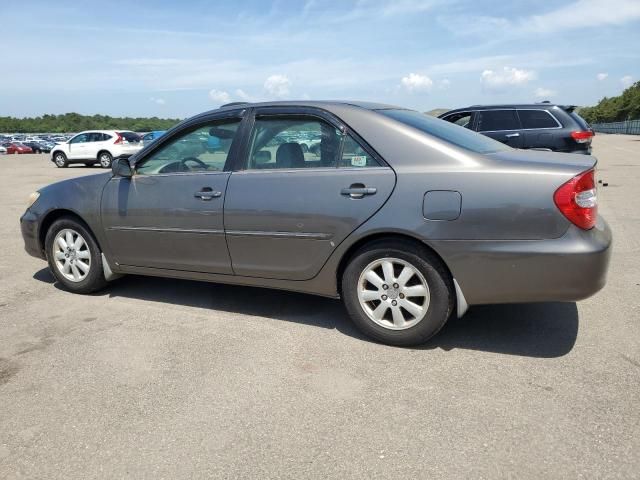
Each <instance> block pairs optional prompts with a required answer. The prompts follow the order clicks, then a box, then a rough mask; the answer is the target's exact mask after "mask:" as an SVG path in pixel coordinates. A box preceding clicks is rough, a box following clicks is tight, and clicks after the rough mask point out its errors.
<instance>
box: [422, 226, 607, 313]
mask: <svg viewBox="0 0 640 480" xmlns="http://www.w3.org/2000/svg"><path fill="white" fill-rule="evenodd" d="M611 244H612V235H611V230H610V228H609V226H608V225H607V223H606V221H605V220H604V219H603V218H602V217H600V218H599V219H598V223H597V225H596V226H595V227H594V228H592V229H591V230H588V231H584V230H581V229H579V228H578V227H575V226H573V225H572V226H571V227H569V229H568V230H567V232H566V233H565V234H564V235H563V236H562V237H560V238H557V239H552V240H516V241H443V242H436V243H434V244H433V245H432V246H433V247H434V248H435V249H436V251H437V252H439V253H440V255H442V257H443V258H444V260H445V262H446V263H447V265H448V266H449V268H450V269H451V273H452V274H453V276H454V278H455V279H456V281H457V282H458V284H459V285H460V290H461V291H462V293H463V294H464V297H465V299H466V301H467V303H468V304H469V305H480V304H491V303H520V302H549V301H577V300H581V299H584V298H587V297H590V296H592V295H593V294H595V293H596V292H598V291H599V290H600V289H601V288H602V287H604V285H605V282H606V275H607V269H608V267H609V258H610V256H611Z"/></svg>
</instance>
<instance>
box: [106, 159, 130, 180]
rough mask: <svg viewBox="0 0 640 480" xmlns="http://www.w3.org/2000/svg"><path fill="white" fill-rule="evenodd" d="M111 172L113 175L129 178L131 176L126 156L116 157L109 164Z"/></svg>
mask: <svg viewBox="0 0 640 480" xmlns="http://www.w3.org/2000/svg"><path fill="white" fill-rule="evenodd" d="M111 172H112V173H113V176H114V177H124V178H131V177H132V176H133V170H132V169H131V165H130V164H129V159H128V158H116V159H115V160H114V161H113V163H112V164H111Z"/></svg>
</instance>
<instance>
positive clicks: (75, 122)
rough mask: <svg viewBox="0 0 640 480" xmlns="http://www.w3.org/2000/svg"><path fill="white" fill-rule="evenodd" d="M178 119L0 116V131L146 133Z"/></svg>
mask: <svg viewBox="0 0 640 480" xmlns="http://www.w3.org/2000/svg"><path fill="white" fill-rule="evenodd" d="M178 122H180V119H178V118H158V117H151V118H144V117H110V116H108V115H80V114H79V113H65V114H63V115H42V116H41V117H33V118H15V117H0V132H5V133H13V132H20V133H65V132H81V131H83V130H133V131H134V132H149V131H152V130H167V129H169V128H170V127H173V126H174V125H175V124H176V123H178Z"/></svg>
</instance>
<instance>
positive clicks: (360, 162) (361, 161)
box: [351, 155, 367, 167]
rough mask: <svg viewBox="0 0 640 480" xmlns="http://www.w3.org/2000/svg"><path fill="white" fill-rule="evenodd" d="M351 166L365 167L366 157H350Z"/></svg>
mask: <svg viewBox="0 0 640 480" xmlns="http://www.w3.org/2000/svg"><path fill="white" fill-rule="evenodd" d="M351 165H352V166H354V167H366V166H367V157H366V156H364V155H354V156H353V157H351Z"/></svg>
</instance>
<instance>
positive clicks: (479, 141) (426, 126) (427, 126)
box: [378, 109, 511, 153]
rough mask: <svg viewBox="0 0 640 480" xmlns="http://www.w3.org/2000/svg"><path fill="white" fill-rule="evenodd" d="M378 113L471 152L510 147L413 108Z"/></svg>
mask: <svg viewBox="0 0 640 480" xmlns="http://www.w3.org/2000/svg"><path fill="white" fill-rule="evenodd" d="M378 113H380V114H381V115H384V116H385V117H389V118H392V119H394V120H397V121H398V122H401V123H404V124H405V125H408V126H410V127H413V128H416V129H418V130H420V131H422V132H425V133H428V134H429V135H433V136H434V137H437V138H439V139H440V140H444V141H445V142H448V143H451V144H453V145H456V146H457V147H460V148H464V149H465V150H469V151H471V152H475V153H493V152H500V151H503V150H510V149H511V147H509V146H507V145H505V144H503V143H500V142H498V141H496V140H493V139H492V138H489V137H485V136H484V135H480V134H479V133H476V132H472V131H471V130H469V129H467V128H463V127H460V126H459V125H455V124H453V123H449V122H447V121H445V120H441V119H439V118H435V117H432V116H430V115H426V114H424V113H420V112H416V111H415V110H395V109H389V110H378Z"/></svg>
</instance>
